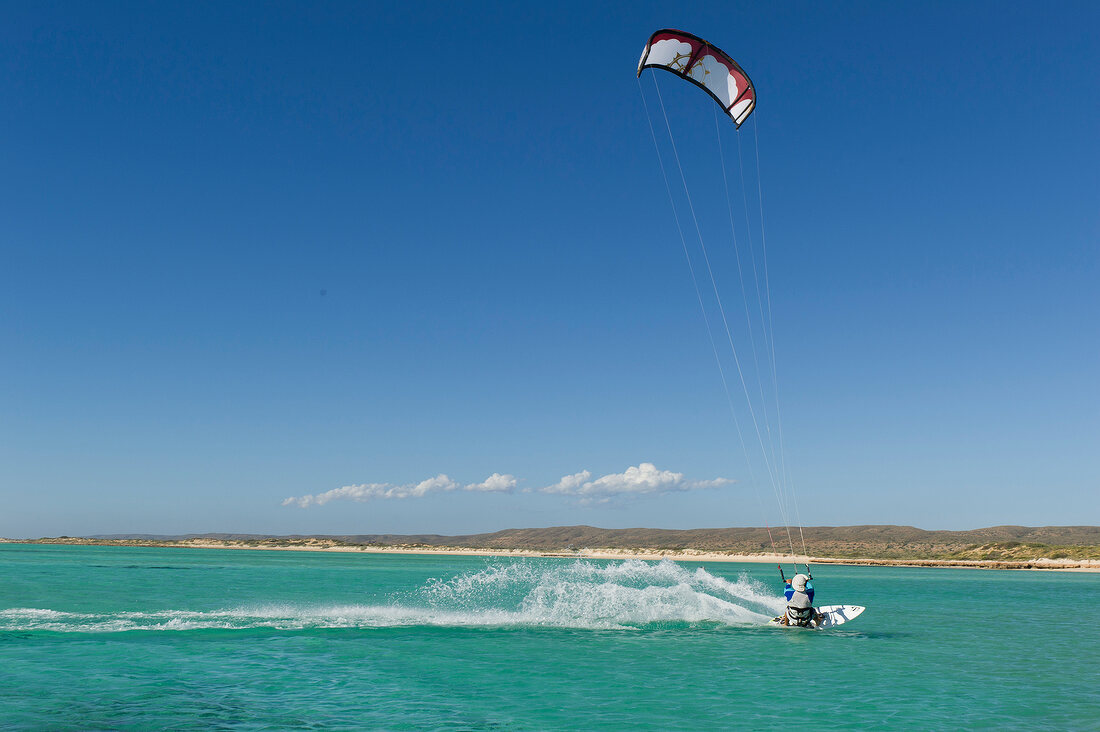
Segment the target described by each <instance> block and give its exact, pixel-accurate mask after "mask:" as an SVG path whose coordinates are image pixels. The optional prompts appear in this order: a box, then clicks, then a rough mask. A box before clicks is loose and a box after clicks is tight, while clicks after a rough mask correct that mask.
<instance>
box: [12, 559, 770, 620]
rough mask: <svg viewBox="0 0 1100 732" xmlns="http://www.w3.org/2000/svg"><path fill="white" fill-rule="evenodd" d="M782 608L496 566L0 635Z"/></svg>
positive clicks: (639, 565)
mask: <svg viewBox="0 0 1100 732" xmlns="http://www.w3.org/2000/svg"><path fill="white" fill-rule="evenodd" d="M781 609H782V602H781V601H780V600H778V599H777V598H776V597H775V595H773V594H771V593H769V592H767V590H766V589H765V588H764V587H763V586H762V585H761V584H759V583H758V582H756V581H754V580H751V579H749V578H747V577H745V576H742V577H739V578H738V579H737V580H736V581H732V582H731V581H730V580H727V579H725V578H722V577H717V576H715V575H712V574H710V573H708V572H707V571H706V570H704V569H702V568H699V569H696V570H694V571H689V570H687V569H684V568H683V567H680V566H679V565H678V564H676V563H675V562H672V561H669V560H664V561H661V562H659V563H649V562H643V561H640V560H627V561H624V562H618V563H610V564H601V563H596V562H590V561H577V562H573V563H569V564H564V565H563V564H558V563H547V562H539V561H519V562H502V563H495V564H491V565H490V566H488V567H486V568H485V569H482V570H479V571H474V572H467V573H465V574H462V575H458V576H456V577H453V578H450V579H446V580H442V579H437V580H432V581H430V582H429V583H427V584H426V585H425V586H424V587H422V588H420V589H418V590H416V591H413V592H411V593H407V594H405V595H402V596H399V597H394V598H392V599H391V602H390V603H389V604H381V605H378V604H375V605H294V604H267V605H254V606H243V607H236V608H227V609H221V610H208V611H200V610H156V611H120V612H105V613H77V612H64V611H58V610H50V609H41V608H11V609H8V610H0V631H57V632H85V633H95V632H122V631H138V630H145V631H186V630H205V629H249V628H271V629H279V630H301V629H309V628H386V627H399V626H440V627H522V626H527V627H530V626H543V627H557V628H581V629H622V628H640V627H645V626H650V625H654V624H662V623H689V624H699V623H710V624H718V625H757V624H759V623H761V622H764V621H766V620H767V619H768V618H770V617H771V616H773V615H775V614H776V613H777V612H779V611H780V610H781Z"/></svg>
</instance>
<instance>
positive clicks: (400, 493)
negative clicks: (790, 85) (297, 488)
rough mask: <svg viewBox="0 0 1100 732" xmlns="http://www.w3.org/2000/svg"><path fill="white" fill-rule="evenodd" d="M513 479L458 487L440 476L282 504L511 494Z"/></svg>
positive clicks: (494, 478)
mask: <svg viewBox="0 0 1100 732" xmlns="http://www.w3.org/2000/svg"><path fill="white" fill-rule="evenodd" d="M517 482H518V481H517V480H516V477H515V476H514V475H508V474H503V475H502V474H501V473H493V474H492V475H490V476H489V477H488V478H486V479H485V480H484V481H482V482H481V483H470V484H468V485H465V486H463V485H461V484H459V483H456V482H455V481H453V480H451V479H450V478H449V477H448V476H447V475H446V474H444V473H440V474H439V475H437V476H435V477H434V478H428V479H427V480H422V481H420V482H419V483H403V484H397V485H395V484H393V483H361V484H359V485H346V486H344V487H342V488H333V489H332V490H330V491H325V492H324V493H318V494H317V495H313V494H307V495H304V496H298V497H294V496H291V497H290V498H287V499H286V500H284V501H283V505H284V506H298V507H299V508H309V507H310V506H323V505H325V504H326V503H328V502H329V501H339V500H346V501H359V502H360V503H363V502H366V501H374V500H387V499H391V498H422V497H423V496H426V495H428V494H429V493H446V492H449V491H453V490H457V489H459V488H461V489H462V490H467V491H478V492H484V493H510V492H511V491H512V489H513V488H515V487H516V483H517Z"/></svg>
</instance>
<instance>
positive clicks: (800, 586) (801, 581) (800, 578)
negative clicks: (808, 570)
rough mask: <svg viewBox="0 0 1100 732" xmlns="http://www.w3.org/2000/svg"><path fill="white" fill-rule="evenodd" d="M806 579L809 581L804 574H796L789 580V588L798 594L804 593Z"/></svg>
mask: <svg viewBox="0 0 1100 732" xmlns="http://www.w3.org/2000/svg"><path fill="white" fill-rule="evenodd" d="M807 579H809V578H808V577H806V575H804V574H796V575H795V576H794V577H793V578H792V579H791V587H793V588H794V589H795V590H797V591H798V592H805V591H806V580H807Z"/></svg>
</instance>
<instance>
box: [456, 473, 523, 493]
mask: <svg viewBox="0 0 1100 732" xmlns="http://www.w3.org/2000/svg"><path fill="white" fill-rule="evenodd" d="M518 482H519V481H517V480H516V476H514V475H508V474H507V473H505V474H504V475H501V474H500V473H493V474H492V475H490V476H489V477H488V478H486V479H485V480H484V481H483V482H481V483H470V484H469V485H468V486H466V488H465V489H464V490H468V491H482V492H484V493H511V492H512V489H513V488H515V487H516V483H518Z"/></svg>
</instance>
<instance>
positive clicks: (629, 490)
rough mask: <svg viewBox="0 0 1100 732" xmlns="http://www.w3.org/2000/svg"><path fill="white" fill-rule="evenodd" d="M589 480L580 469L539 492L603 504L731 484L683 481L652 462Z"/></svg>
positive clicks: (708, 481)
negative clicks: (630, 498) (612, 500)
mask: <svg viewBox="0 0 1100 732" xmlns="http://www.w3.org/2000/svg"><path fill="white" fill-rule="evenodd" d="M591 477H592V474H591V473H589V472H588V471H587V470H582V471H581V472H579V473H574V474H573V475H566V476H565V477H563V478H562V479H561V480H559V481H558V482H557V483H555V484H554V485H550V486H546V487H545V488H540V489H539V490H540V491H541V492H543V493H558V494H562V495H569V496H577V497H579V498H580V499H581V500H582V501H583V502H585V503H606V502H608V501H610V500H611V499H613V498H618V497H629V496H642V495H656V494H661V493H673V492H677V491H690V490H696V489H699V488H717V487H719V486H723V485H728V484H730V483H732V482H733V481H732V480H729V479H728V478H714V479H712V480H685V479H684V474H683V473H673V472H672V471H671V470H658V469H657V467H656V466H655V465H654V464H653V463H640V464H639V465H638V466H637V467H630V468H627V469H626V470H624V471H623V472H621V473H611V474H609V475H605V476H603V477H600V478H597V479H596V480H589V478H591Z"/></svg>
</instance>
